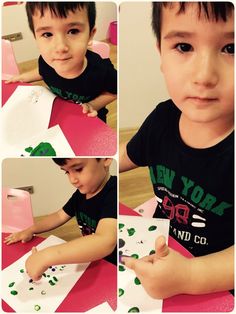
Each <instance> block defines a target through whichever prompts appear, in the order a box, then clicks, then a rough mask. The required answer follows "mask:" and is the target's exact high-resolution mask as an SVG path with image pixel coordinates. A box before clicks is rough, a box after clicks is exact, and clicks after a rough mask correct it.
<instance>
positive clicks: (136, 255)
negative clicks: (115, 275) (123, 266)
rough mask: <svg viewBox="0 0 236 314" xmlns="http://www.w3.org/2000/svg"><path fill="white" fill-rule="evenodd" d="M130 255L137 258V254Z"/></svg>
mask: <svg viewBox="0 0 236 314" xmlns="http://www.w3.org/2000/svg"><path fill="white" fill-rule="evenodd" d="M131 257H133V258H136V259H138V258H139V256H138V254H132V255H131Z"/></svg>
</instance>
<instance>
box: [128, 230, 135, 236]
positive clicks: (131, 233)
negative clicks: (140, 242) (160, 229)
mask: <svg viewBox="0 0 236 314" xmlns="http://www.w3.org/2000/svg"><path fill="white" fill-rule="evenodd" d="M127 231H128V234H129V236H130V237H131V236H132V235H134V233H135V229H134V228H130V229H127Z"/></svg>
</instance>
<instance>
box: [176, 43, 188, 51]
mask: <svg viewBox="0 0 236 314" xmlns="http://www.w3.org/2000/svg"><path fill="white" fill-rule="evenodd" d="M175 49H177V50H178V51H179V52H182V53H183V52H189V51H192V46H191V45H190V44H186V43H179V44H177V45H175Z"/></svg>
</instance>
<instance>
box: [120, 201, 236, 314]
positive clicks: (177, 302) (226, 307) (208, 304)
mask: <svg viewBox="0 0 236 314" xmlns="http://www.w3.org/2000/svg"><path fill="white" fill-rule="evenodd" d="M144 204H145V203H144ZM144 204H143V205H142V206H140V207H142V208H144V207H145V205H144ZM147 204H148V202H147ZM144 209H145V208H144ZM119 213H120V215H131V216H140V215H139V214H138V212H136V211H134V210H132V209H131V208H129V207H127V206H125V205H124V204H120V209H119ZM168 244H169V247H170V248H172V249H174V250H176V251H178V252H180V253H181V254H183V255H184V256H186V257H189V258H191V257H192V255H191V254H190V253H189V252H188V251H187V250H186V249H185V248H184V247H183V246H182V245H180V244H179V243H178V242H177V241H176V240H175V239H173V238H172V237H171V236H169V239H168ZM233 309H234V297H233V295H232V294H231V293H229V292H228V291H224V292H217V293H209V294H203V295H187V294H185V295H177V296H174V297H170V298H167V299H165V300H163V307H162V312H231V311H233Z"/></svg>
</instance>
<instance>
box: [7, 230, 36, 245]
mask: <svg viewBox="0 0 236 314" xmlns="http://www.w3.org/2000/svg"><path fill="white" fill-rule="evenodd" d="M33 236H34V234H33V232H32V231H30V230H28V229H26V230H22V231H20V232H16V233H12V234H10V235H9V236H8V237H6V238H5V239H4V243H6V244H7V245H9V244H13V243H16V242H19V241H21V242H22V243H25V242H28V241H30V240H31V239H32V238H33Z"/></svg>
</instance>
